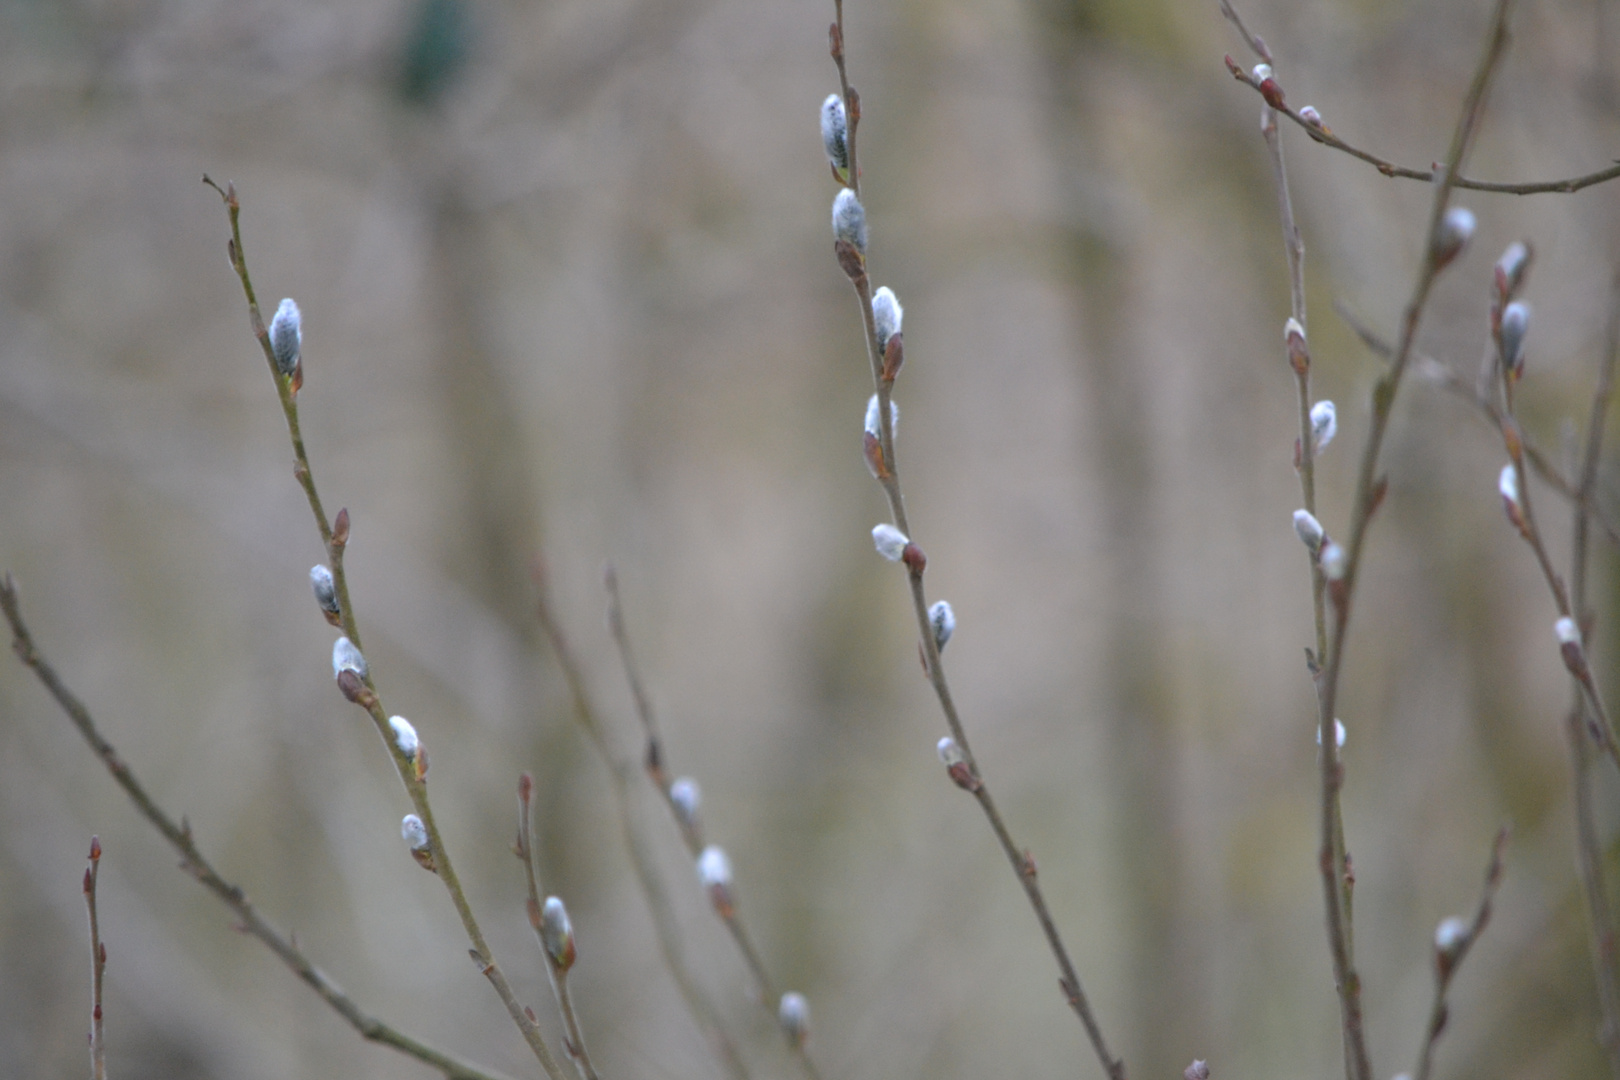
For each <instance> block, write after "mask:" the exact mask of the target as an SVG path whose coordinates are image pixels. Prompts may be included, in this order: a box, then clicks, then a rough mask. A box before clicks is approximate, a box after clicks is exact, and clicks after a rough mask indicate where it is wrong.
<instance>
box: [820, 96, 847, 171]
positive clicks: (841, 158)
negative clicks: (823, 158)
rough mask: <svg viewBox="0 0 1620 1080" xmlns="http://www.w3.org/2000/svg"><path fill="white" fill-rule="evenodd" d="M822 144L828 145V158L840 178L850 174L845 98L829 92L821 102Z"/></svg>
mask: <svg viewBox="0 0 1620 1080" xmlns="http://www.w3.org/2000/svg"><path fill="white" fill-rule="evenodd" d="M821 145H822V146H824V147H826V150H827V160H828V161H829V162H831V163H832V167H833V168H835V169H837V170H838V174H839V176H840V178H843V177H847V176H848V175H849V122H848V120H847V119H846V118H845V115H844V99H843V98H841V97H839V96H838V95H837V94H828V95H827V100H826V101H823V102H822V103H821Z"/></svg>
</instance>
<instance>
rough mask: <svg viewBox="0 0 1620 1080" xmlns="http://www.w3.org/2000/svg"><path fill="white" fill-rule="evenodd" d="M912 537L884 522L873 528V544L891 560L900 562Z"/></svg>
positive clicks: (881, 553)
mask: <svg viewBox="0 0 1620 1080" xmlns="http://www.w3.org/2000/svg"><path fill="white" fill-rule="evenodd" d="M909 543H911V538H910V537H908V536H907V535H906V534H905V533H903V532H901V531H900V530H899V529H897V528H895V527H894V526H893V525H890V524H888V523H886V522H885V523H884V524H882V525H877V526H874V527H873V529H872V544H873V546H875V547H876V548H877V552H878V554H879V555H881V556H883V557H884V558H885V559H888V560H889V561H890V562H899V561H900V559H901V558H902V557H903V556H904V555H905V553H906V545H907V544H909Z"/></svg>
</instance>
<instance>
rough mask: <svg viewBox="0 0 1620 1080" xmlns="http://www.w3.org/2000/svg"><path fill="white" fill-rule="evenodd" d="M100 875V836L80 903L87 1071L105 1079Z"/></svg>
mask: <svg viewBox="0 0 1620 1080" xmlns="http://www.w3.org/2000/svg"><path fill="white" fill-rule="evenodd" d="M100 876H101V838H100V837H96V836H92V837H91V838H90V865H89V866H87V867H85V870H84V906H85V908H86V909H87V910H88V911H89V913H90V1075H91V1078H92V1080H107V1054H106V1047H105V1045H104V1043H103V1040H102V1030H101V981H102V977H103V976H105V975H106V974H107V946H105V945H103V944H102V943H101V920H100V919H99V918H97V917H96V879H97V878H99V877H100Z"/></svg>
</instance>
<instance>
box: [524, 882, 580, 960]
mask: <svg viewBox="0 0 1620 1080" xmlns="http://www.w3.org/2000/svg"><path fill="white" fill-rule="evenodd" d="M531 903H532V901H531ZM540 944H541V945H543V946H544V947H545V950H546V958H547V959H549V960H550V961H551V963H552V965H553V966H554V967H555V968H556V969H557V970H558V971H567V970H568V969H569V968H571V967H573V966H574V956H575V952H574V927H573V924H572V923H570V922H569V921H568V909H567V908H566V907H564V906H563V902H562V900H561V898H559V897H556V896H548V897H546V902H545V904H544V905H542V906H541V908H540Z"/></svg>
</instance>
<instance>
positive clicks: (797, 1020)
mask: <svg viewBox="0 0 1620 1080" xmlns="http://www.w3.org/2000/svg"><path fill="white" fill-rule="evenodd" d="M776 1018H777V1020H778V1021H779V1022H780V1023H781V1025H782V1031H783V1033H784V1034H786V1035H787V1039H788V1042H789V1043H790V1044H791V1045H792V1046H794V1047H795V1048H799V1047H802V1046H804V1043H805V1040H806V1039H808V1038H809V1037H810V1003H809V1002H808V1001H806V1000H805V999H804V995H803V994H801V993H799V992H798V991H797V990H789V991H788V992H787V993H785V994H783V995H782V1003H781V1004H780V1005H779V1006H778V1007H777V1010H776Z"/></svg>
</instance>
